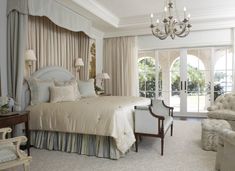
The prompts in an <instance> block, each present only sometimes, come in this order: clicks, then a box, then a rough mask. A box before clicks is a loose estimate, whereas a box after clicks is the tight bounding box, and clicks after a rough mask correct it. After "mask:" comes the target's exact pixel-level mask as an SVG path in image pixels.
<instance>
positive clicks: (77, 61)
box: [74, 58, 84, 67]
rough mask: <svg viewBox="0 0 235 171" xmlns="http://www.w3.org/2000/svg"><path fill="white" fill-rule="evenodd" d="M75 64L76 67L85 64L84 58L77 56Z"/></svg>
mask: <svg viewBox="0 0 235 171" xmlns="http://www.w3.org/2000/svg"><path fill="white" fill-rule="evenodd" d="M74 66H75V67H79V66H84V63H83V60H82V58H76V59H75V64H74Z"/></svg>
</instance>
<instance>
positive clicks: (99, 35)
mask: <svg viewBox="0 0 235 171" xmlns="http://www.w3.org/2000/svg"><path fill="white" fill-rule="evenodd" d="M91 37H92V38H94V39H97V38H99V39H103V37H104V32H102V31H100V30H98V29H96V28H95V27H92V28H91Z"/></svg>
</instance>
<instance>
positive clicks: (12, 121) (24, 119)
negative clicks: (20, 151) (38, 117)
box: [0, 111, 30, 155]
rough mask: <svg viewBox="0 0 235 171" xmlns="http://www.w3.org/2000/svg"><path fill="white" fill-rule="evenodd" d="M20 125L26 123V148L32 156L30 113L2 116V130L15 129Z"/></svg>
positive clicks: (0, 124)
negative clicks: (6, 128)
mask: <svg viewBox="0 0 235 171" xmlns="http://www.w3.org/2000/svg"><path fill="white" fill-rule="evenodd" d="M9 114H10V113H9ZM19 123H25V134H26V137H27V138H28V141H27V144H26V146H27V151H28V155H30V133H29V111H24V112H12V115H9V116H3V115H1V116H0V128H4V127H13V126H15V125H17V124H19Z"/></svg>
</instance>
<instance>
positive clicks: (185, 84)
mask: <svg viewBox="0 0 235 171" xmlns="http://www.w3.org/2000/svg"><path fill="white" fill-rule="evenodd" d="M186 86H187V83H186V81H184V90H185V93H186V90H187V88H186Z"/></svg>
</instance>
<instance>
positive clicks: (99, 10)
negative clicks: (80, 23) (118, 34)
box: [72, 0, 120, 27]
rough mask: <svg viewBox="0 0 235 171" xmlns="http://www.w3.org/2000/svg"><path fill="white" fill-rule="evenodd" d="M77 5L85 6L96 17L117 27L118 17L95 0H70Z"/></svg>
mask: <svg viewBox="0 0 235 171" xmlns="http://www.w3.org/2000/svg"><path fill="white" fill-rule="evenodd" d="M72 1H73V2H75V3H76V4H78V5H79V6H81V7H83V8H85V9H86V10H88V11H89V12H91V13H93V14H94V15H96V16H97V17H99V18H101V19H102V20H104V21H105V22H107V23H109V24H110V25H112V26H113V27H118V25H119V21H120V19H119V18H118V17H116V16H115V15H113V14H112V13H111V12H110V11H108V10H107V9H105V8H104V7H102V6H101V5H100V4H99V3H97V2H96V1H95V0H85V1H84V0H72Z"/></svg>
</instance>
